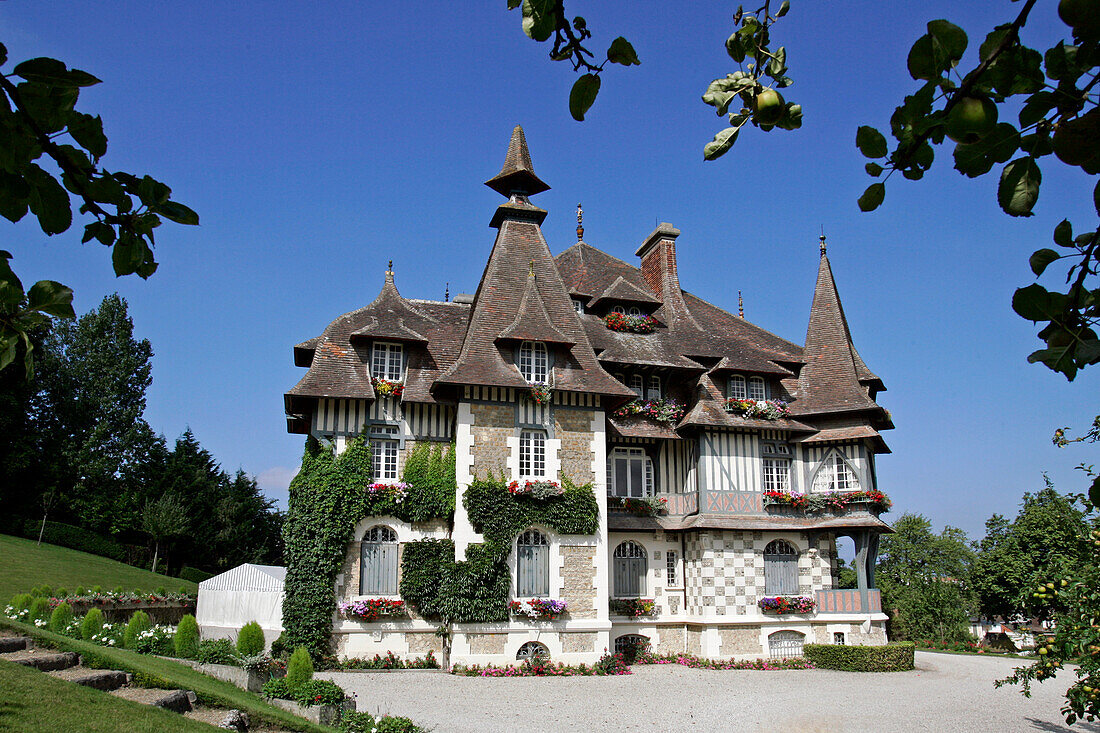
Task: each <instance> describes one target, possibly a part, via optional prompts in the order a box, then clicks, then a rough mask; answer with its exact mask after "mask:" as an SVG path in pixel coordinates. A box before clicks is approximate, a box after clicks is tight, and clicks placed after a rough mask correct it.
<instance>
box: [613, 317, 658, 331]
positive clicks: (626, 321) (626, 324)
mask: <svg viewBox="0 0 1100 733" xmlns="http://www.w3.org/2000/svg"><path fill="white" fill-rule="evenodd" d="M603 322H604V324H605V325H606V326H607V328H608V330H609V331H619V332H620V333H653V332H654V331H656V330H657V319H656V318H654V317H653V316H628V315H626V314H625V313H608V314H607V315H606V316H604V319H603Z"/></svg>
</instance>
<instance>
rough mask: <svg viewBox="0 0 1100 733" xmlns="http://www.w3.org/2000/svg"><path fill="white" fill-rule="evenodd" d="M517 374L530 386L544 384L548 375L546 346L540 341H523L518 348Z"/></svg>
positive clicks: (548, 360) (548, 363)
mask: <svg viewBox="0 0 1100 733" xmlns="http://www.w3.org/2000/svg"><path fill="white" fill-rule="evenodd" d="M518 361H519V363H518V364H517V366H518V367H519V373H520V374H522V375H523V378H524V379H526V380H527V381H528V382H530V383H531V384H546V383H547V382H548V381H549V380H548V379H547V377H548V375H549V373H550V359H549V356H548V355H547V353H546V344H544V343H542V342H541V341H524V342H523V343H522V344H520V347H519V359H518Z"/></svg>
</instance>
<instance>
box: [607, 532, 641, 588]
mask: <svg viewBox="0 0 1100 733" xmlns="http://www.w3.org/2000/svg"><path fill="white" fill-rule="evenodd" d="M614 565H615V567H614V573H615V581H614V582H615V586H614V587H615V596H616V597H617V598H641V597H642V594H643V593H644V592H645V574H646V556H645V548H644V547H642V546H641V545H639V544H637V543H635V542H629V541H627V542H624V543H622V544H621V545H619V546H618V547H616V548H615V564H614Z"/></svg>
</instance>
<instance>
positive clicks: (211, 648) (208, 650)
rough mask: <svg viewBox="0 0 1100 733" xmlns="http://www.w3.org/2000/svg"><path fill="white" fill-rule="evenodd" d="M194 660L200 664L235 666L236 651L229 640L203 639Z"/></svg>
mask: <svg viewBox="0 0 1100 733" xmlns="http://www.w3.org/2000/svg"><path fill="white" fill-rule="evenodd" d="M195 659H196V660H197V661H199V662H201V663H202V664H234V665H235V664H236V663H237V650H236V648H235V647H234V646H233V642H231V641H230V640H229V639H203V640H202V641H200V642H199V650H198V652H197V653H196V654H195Z"/></svg>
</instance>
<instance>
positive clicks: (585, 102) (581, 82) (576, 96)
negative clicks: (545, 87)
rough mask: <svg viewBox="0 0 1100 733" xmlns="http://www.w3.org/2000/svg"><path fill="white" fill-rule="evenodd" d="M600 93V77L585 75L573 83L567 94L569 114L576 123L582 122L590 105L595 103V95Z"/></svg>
mask: <svg viewBox="0 0 1100 733" xmlns="http://www.w3.org/2000/svg"><path fill="white" fill-rule="evenodd" d="M599 93H600V77H598V76H596V75H595V74H585V75H584V76H582V77H580V78H579V79H577V81H575V82H574V83H573V88H572V90H570V92H569V114H571V115H573V119H574V120H576V121H577V122H584V115H585V113H586V112H588V110H589V108H590V107H591V106H592V103H593V102H595V101H596V95H597V94H599Z"/></svg>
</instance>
